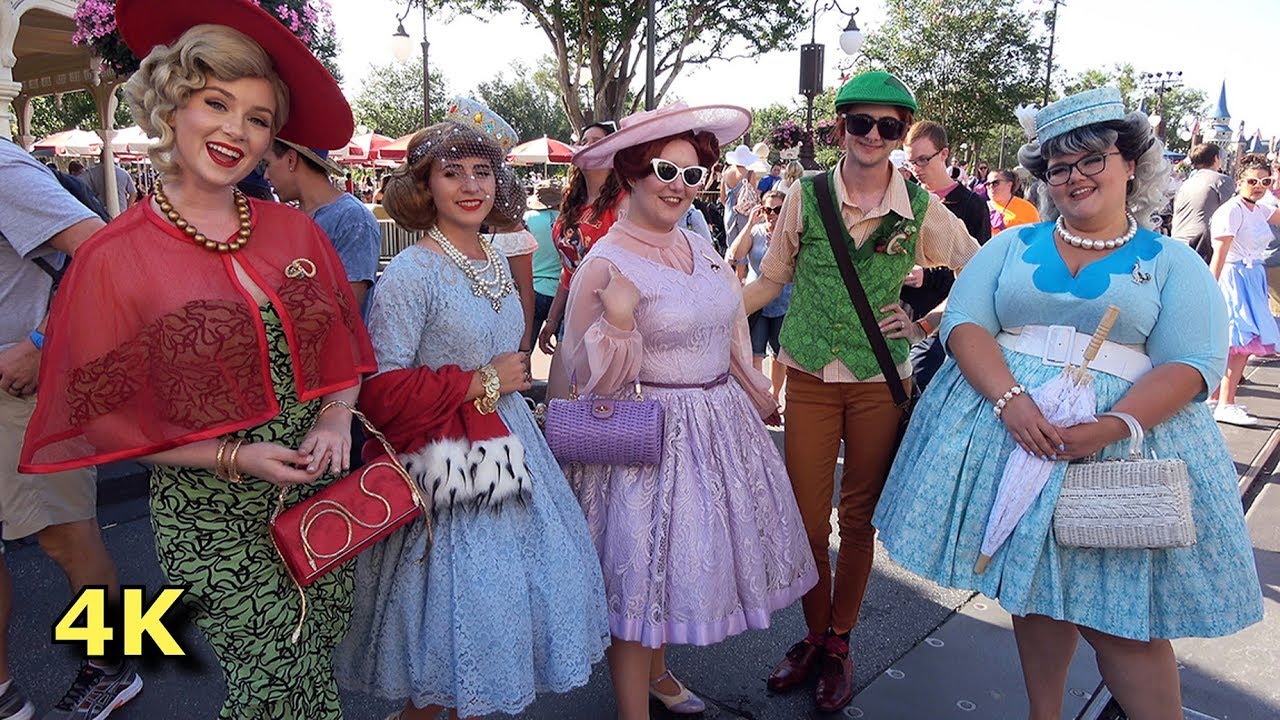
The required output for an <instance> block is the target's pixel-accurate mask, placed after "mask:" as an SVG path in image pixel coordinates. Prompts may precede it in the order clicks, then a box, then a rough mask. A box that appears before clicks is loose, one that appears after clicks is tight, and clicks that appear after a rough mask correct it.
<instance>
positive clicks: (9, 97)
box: [0, 68, 22, 138]
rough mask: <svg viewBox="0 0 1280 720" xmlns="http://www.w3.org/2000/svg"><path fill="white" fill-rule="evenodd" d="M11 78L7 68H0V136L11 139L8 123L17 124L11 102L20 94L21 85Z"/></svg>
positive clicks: (11, 73)
mask: <svg viewBox="0 0 1280 720" xmlns="http://www.w3.org/2000/svg"><path fill="white" fill-rule="evenodd" d="M12 78H13V72H12V71H11V70H10V69H9V68H0V135H3V136H4V137H7V138H12V131H11V130H10V129H9V128H10V123H17V122H18V115H17V114H16V113H15V112H14V107H13V101H14V99H15V98H17V97H18V94H19V93H21V92H22V83H16V82H14V81H13V79H12Z"/></svg>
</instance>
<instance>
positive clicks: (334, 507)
mask: <svg viewBox="0 0 1280 720" xmlns="http://www.w3.org/2000/svg"><path fill="white" fill-rule="evenodd" d="M335 405H336V406H340V407H343V408H346V409H347V411H348V412H350V413H351V415H352V416H354V417H355V418H356V419H358V420H359V421H360V424H361V425H363V426H364V429H365V430H366V431H367V432H368V433H369V434H370V435H372V436H373V438H374V439H375V440H377V441H378V442H379V443H380V444H381V445H382V448H383V450H385V451H386V453H387V461H386V462H378V463H373V464H371V465H368V466H367V467H365V468H364V470H363V471H361V473H360V490H361V491H362V492H364V494H365V495H368V496H369V497H374V498H377V499H379V500H381V501H382V504H383V506H384V507H385V508H386V512H387V516H386V518H385V519H384V520H383V521H382V522H380V523H376V524H368V523H365V522H362V521H361V520H360V519H359V518H357V517H355V516H354V515H353V514H352V513H351V511H349V510H347V508H345V507H343V506H342V505H340V504H338V503H336V502H333V501H332V500H320V501H317V502H316V504H315V505H314V506H312V507H311V508H308V509H307V512H306V514H305V515H303V518H302V522H301V523H299V528H298V529H299V532H300V534H301V536H302V547H303V551H304V552H305V553H306V555H307V563H308V564H309V565H311V569H312V570H315V569H316V558H321V559H329V558H332V557H337V556H338V555H341V554H342V553H343V552H345V551H346V550H347V548H348V547H350V546H351V539H352V529H353V528H352V523H353V522H354V523H355V524H357V525H360V526H361V527H363V528H366V529H369V530H372V529H376V528H378V527H379V526H381V525H384V524H386V522H387V521H388V520H390V519H391V504H390V503H389V502H388V501H387V499H386V498H385V497H383V496H381V495H378V494H376V493H372V492H370V491H369V489H368V488H367V487H365V484H364V479H365V476H366V475H367V474H368V472H369V471H370V470H371V469H373V468H375V467H378V466H380V465H382V466H387V467H390V468H392V469H393V470H395V472H396V474H397V475H399V476H400V478H401V479H402V480H404V483H405V485H407V486H408V487H409V492H410V493H412V494H413V502H414V504H415V505H417V506H418V507H419V508H422V520H423V522H425V523H426V524H427V548H428V549H429V548H430V547H431V544H432V542H433V541H434V536H433V531H432V527H431V513H430V512H429V511H428V506H427V502H426V499H425V498H423V497H422V492H421V490H420V489H419V488H418V484H417V483H415V482H414V481H413V478H412V477H410V475H409V471H408V470H406V469H405V467H404V464H403V463H401V462H400V458H399V457H398V456H397V455H396V451H395V448H393V447H392V446H391V442H390V441H388V440H387V436H386V435H383V434H382V432H381V431H379V430H378V428H376V427H374V426H373V423H371V422H369V418H368V417H365V414H364V413H362V412H360V411H359V410H357V409H355V408H354V407H352V406H351V405H350V404H349V403H347V402H345V401H343V400H330V401H329V402H327V403H325V404H324V405H323V406H322V407H321V408H320V412H318V413H316V419H315V422H313V423H312V424H311V430H315V429H316V426H317V425H319V424H320V417H321V416H322V415H324V413H325V411H327V410H328V409H329V408H332V407H334V406H335ZM308 432H310V431H308ZM288 494H289V487H282V488H280V493H279V495H277V496H276V506H275V509H274V510H272V512H271V518H270V522H271V524H273V525H274V524H275V522H276V519H277V518H278V517H280V513H282V512H284V509H285V507H284V503H285V498H286V497H287V496H288ZM321 506H323V507H321ZM317 509H319V511H318V512H315V513H314V514H313V512H312V511H313V510H317ZM330 514H334V515H338V516H339V517H341V518H342V519H343V522H345V523H346V527H347V541H346V542H345V543H344V544H343V546H342V549H340V550H338V551H337V552H334V553H327V554H326V553H320V552H317V551H316V550H315V549H314V548H313V547H312V546H311V540H310V538H309V537H308V533H309V532H310V529H311V525H312V524H313V523H315V521H316V520H317V519H319V518H320V517H323V516H324V515H330ZM272 546H273V547H276V554H277V555H279V556H280V561H281V562H282V563H283V562H284V555H283V554H282V553H281V552H280V548H279V547H278V546H275V543H272ZM285 568H286V570H287V569H288V564H287V563H286V564H285ZM288 574H289V579H290V580H292V581H293V587H294V589H295V590H297V591H298V596H299V597H300V598H301V600H302V614H301V615H300V616H299V617H298V626H297V627H296V628H294V631H293V636H292V639H291V640H290V642H291V643H294V644H296V643H297V642H298V639H299V638H300V637H301V636H302V627H303V625H304V624H305V623H306V620H307V592H306V590H305V589H304V588H303V587H302V584H301V583H299V582H298V579H297V578H296V577H294V576H293V573H291V572H290V573H288Z"/></svg>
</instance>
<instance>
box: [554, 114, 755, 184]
mask: <svg viewBox="0 0 1280 720" xmlns="http://www.w3.org/2000/svg"><path fill="white" fill-rule="evenodd" d="M749 127H751V111H750V110H747V109H746V108H741V107H738V106H737V105H698V106H696V107H689V106H688V105H686V104H684V103H682V102H674V103H671V104H670V105H663V106H662V107H660V108H658V109H656V110H646V111H644V112H638V113H636V114H635V115H631V116H629V117H625V118H623V119H622V122H621V123H620V127H619V128H618V132H616V133H613V134H612V135H609V136H608V137H605V138H603V139H601V140H598V141H597V142H595V143H592V144H591V145H587V146H586V147H583V148H581V149H579V150H578V151H577V152H575V153H574V154H573V164H574V165H577V166H578V167H580V168H582V169H584V170H592V169H598V168H608V167H613V156H614V155H616V154H618V151H619V150H625V149H627V148H629V147H635V146H636V145H640V144H641V143H646V142H648V141H650V140H657V139H659V138H664V137H670V136H672V135H679V134H680V133H682V132H686V131H690V130H692V131H693V132H709V133H711V134H713V135H715V136H716V141H717V142H719V143H720V144H721V145H724V144H725V143H728V142H729V141H731V140H734V139H736V138H737V137H738V136H739V135H742V133H744V132H746V131H747V128H749Z"/></svg>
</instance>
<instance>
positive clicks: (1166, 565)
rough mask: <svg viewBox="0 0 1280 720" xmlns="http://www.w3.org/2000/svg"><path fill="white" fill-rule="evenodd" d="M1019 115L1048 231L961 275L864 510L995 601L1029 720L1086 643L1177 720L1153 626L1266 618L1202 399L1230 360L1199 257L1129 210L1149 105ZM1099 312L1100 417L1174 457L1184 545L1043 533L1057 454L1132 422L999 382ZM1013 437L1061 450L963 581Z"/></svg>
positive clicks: (1033, 377)
mask: <svg viewBox="0 0 1280 720" xmlns="http://www.w3.org/2000/svg"><path fill="white" fill-rule="evenodd" d="M1036 126H1037V131H1038V141H1032V142H1031V143H1029V144H1028V145H1025V146H1023V148H1022V152H1021V153H1020V156H1019V159H1020V160H1021V162H1022V164H1023V165H1024V166H1025V167H1027V169H1028V170H1030V171H1031V172H1032V173H1034V174H1035V175H1036V176H1037V177H1039V178H1040V179H1042V180H1044V181H1045V183H1046V185H1047V186H1048V187H1047V193H1046V195H1047V198H1046V200H1045V201H1044V202H1043V203H1042V207H1041V215H1042V217H1045V218H1048V219H1050V220H1055V219H1056V220H1057V222H1056V223H1053V222H1046V223H1040V224H1034V225H1023V226H1019V227H1017V228H1012V229H1009V230H1006V231H1005V232H1002V233H1000V234H999V235H997V236H996V237H994V238H992V239H991V241H990V242H988V243H987V244H986V245H985V246H983V248H982V250H981V251H979V252H978V254H977V256H976V257H975V258H974V259H973V260H972V261H971V262H970V263H969V265H968V266H966V267H965V270H964V272H963V273H961V274H960V276H959V278H958V279H957V281H956V285H955V287H954V289H953V290H952V292H951V296H950V299H949V301H948V304H947V309H946V314H945V316H944V317H943V321H942V327H941V334H942V340H943V342H944V343H945V345H946V347H947V349H948V351H949V352H950V353H951V355H952V358H951V359H948V360H947V362H946V364H945V365H944V366H943V367H942V369H941V370H940V371H939V372H938V375H937V377H936V378H935V379H934V381H933V383H932V384H930V385H929V388H928V390H927V391H926V392H925V393H924V396H923V397H922V398H921V401H920V404H919V405H918V406H917V408H916V411H915V413H914V415H913V417H912V422H911V426H910V428H909V429H908V431H907V434H906V437H905V438H904V439H903V442H902V447H901V449H900V451H899V452H898V456H897V459H896V461H895V463H894V466H893V470H892V472H891V473H890V476H889V480H888V483H887V485H886V486H885V490H884V494H883V495H882V496H881V499H880V504H879V506H878V508H877V510H876V514H875V518H874V520H873V522H874V524H875V525H876V527H877V528H878V529H879V531H880V538H881V540H882V541H883V542H884V544H885V547H886V548H887V549H888V550H889V553H890V555H891V556H892V557H893V559H894V560H896V561H897V562H899V563H900V564H902V565H903V566H904V567H906V568H907V569H909V570H911V571H913V572H915V573H917V574H920V575H922V576H925V577H928V578H930V579H932V580H934V581H936V582H938V583H941V584H943V585H947V586H949V587H960V588H966V589H972V590H978V591H980V592H983V593H985V594H987V595H989V596H990V597H993V598H997V599H998V600H999V601H1000V603H1001V605H1003V606H1004V608H1005V609H1006V610H1008V611H1009V612H1010V613H1011V614H1012V615H1013V616H1014V619H1013V627H1014V634H1015V636H1016V637H1017V641H1018V651H1019V655H1020V657H1021V659H1022V668H1023V674H1024V679H1025V681H1026V687H1027V694H1028V696H1029V698H1030V705H1031V712H1030V717H1031V718H1032V719H1033V720H1042V719H1046V718H1058V717H1059V713H1060V712H1061V707H1062V695H1063V691H1064V689H1065V687H1064V686H1065V682H1066V677H1067V668H1068V666H1069V665H1070V662H1071V657H1072V654H1073V653H1074V651H1075V648H1076V645H1077V643H1078V640H1079V638H1080V637H1081V636H1083V637H1084V638H1085V640H1086V641H1088V642H1089V644H1090V645H1092V646H1093V648H1094V650H1095V651H1096V653H1097V656H1098V667H1099V670H1100V671H1101V673H1102V677H1103V679H1104V680H1105V681H1106V683H1107V686H1108V687H1109V688H1110V689H1111V691H1112V693H1113V694H1114V695H1115V697H1116V699H1117V700H1118V701H1119V702H1120V704H1121V705H1122V706H1123V707H1124V709H1125V711H1126V712H1127V713H1128V716H1129V717H1130V718H1132V719H1133V720H1146V719H1153V720H1154V719H1157V718H1159V719H1166V718H1173V717H1181V716H1182V705H1181V696H1180V692H1179V684H1178V668H1177V661H1176V660H1175V658H1174V654H1173V648H1172V645H1171V644H1170V643H1169V639H1170V638H1177V637H1187V636H1198V637H1214V636H1220V635H1226V634H1229V633H1233V632H1235V631H1237V630H1240V629H1241V628H1243V627H1245V626H1247V625H1250V624H1252V623H1255V622H1257V621H1258V620H1260V619H1261V618H1262V604H1261V595H1260V592H1259V587H1258V578H1257V575H1256V572H1255V569H1254V560H1253V552H1252V549H1251V547H1250V543H1249V538H1248V535H1247V533H1246V531H1245V527H1244V518H1243V515H1242V513H1241V508H1240V499H1239V497H1238V496H1237V494H1236V473H1235V467H1234V465H1233V464H1232V461H1231V457H1230V455H1229V454H1228V453H1227V449H1226V447H1225V445H1224V443H1223V441H1222V436H1221V435H1220V434H1219V433H1218V432H1217V429H1216V427H1215V425H1214V422H1213V418H1212V416H1211V415H1210V413H1209V410H1208V409H1207V408H1206V407H1205V405H1204V404H1203V403H1202V402H1199V400H1201V399H1203V398H1204V397H1205V393H1206V389H1207V388H1211V387H1213V386H1215V384H1216V383H1217V382H1218V380H1219V378H1220V377H1221V375H1222V372H1223V368H1224V366H1225V363H1226V355H1227V336H1226V312H1225V305H1224V302H1223V299H1222V295H1221V294H1220V293H1219V292H1218V290H1217V287H1216V286H1215V285H1214V282H1213V278H1212V276H1210V274H1209V272H1208V270H1207V269H1206V268H1205V265H1204V262H1203V261H1202V260H1201V259H1200V258H1199V256H1198V255H1196V254H1195V252H1193V251H1191V250H1190V249H1189V248H1188V247H1187V246H1186V245H1184V244H1182V243H1178V242H1175V241H1171V240H1169V239H1168V238H1164V237H1162V236H1160V235H1157V234H1155V233H1153V232H1151V231H1149V230H1146V229H1141V228H1139V227H1138V223H1137V221H1136V220H1135V217H1137V218H1144V219H1145V218H1147V217H1149V210H1150V209H1151V208H1152V207H1154V206H1155V205H1156V204H1157V203H1162V202H1163V197H1162V195H1161V189H1162V188H1163V182H1164V178H1165V176H1166V174H1165V171H1166V167H1167V165H1166V163H1165V161H1164V160H1163V157H1162V153H1163V147H1162V146H1161V144H1160V143H1159V142H1157V141H1156V140H1155V139H1154V138H1153V136H1152V133H1151V127H1150V124H1149V123H1148V121H1147V118H1146V116H1145V115H1143V114H1141V113H1132V114H1129V115H1125V114H1124V110H1123V105H1122V104H1121V102H1120V94H1119V92H1118V91H1115V90H1114V89H1109V88H1103V89H1100V90H1094V91H1089V92H1087V93H1083V94H1081V95H1077V96H1072V97H1069V98H1066V99H1064V100H1061V101H1059V102H1058V103H1054V104H1053V105H1050V106H1048V107H1046V108H1044V109H1043V110H1041V111H1040V112H1039V114H1037V115H1036ZM1126 206H1127V207H1128V208H1129V209H1130V211H1131V213H1132V214H1129V212H1126ZM1109 305H1116V306H1118V307H1119V308H1120V316H1119V320H1118V321H1117V322H1116V324H1115V326H1114V328H1113V329H1112V330H1111V334H1110V342H1107V343H1105V344H1104V346H1103V353H1102V355H1100V356H1099V360H1098V361H1095V362H1094V364H1092V365H1091V366H1090V367H1091V369H1092V371H1093V372H1092V375H1093V377H1094V380H1093V387H1094V389H1095V390H1096V392H1097V398H1098V409H1099V410H1100V411H1107V410H1109V411H1113V412H1120V413H1126V414H1128V415H1131V416H1133V417H1134V418H1136V420H1137V421H1138V422H1139V423H1141V425H1142V426H1143V428H1145V429H1146V430H1147V431H1148V432H1147V447H1148V448H1150V449H1154V451H1155V452H1156V454H1157V455H1158V456H1159V457H1161V458H1180V459H1182V460H1184V461H1186V463H1187V469H1188V473H1189V475H1190V480H1191V497H1192V504H1193V509H1192V514H1193V519H1194V521H1195V526H1196V534H1197V541H1196V542H1195V544H1193V545H1191V546H1190V547H1184V548H1171V549H1140V548H1134V549H1096V548H1079V547H1068V546H1064V545H1059V544H1058V543H1057V542H1056V540H1055V537H1054V533H1053V527H1052V521H1053V511H1054V505H1055V503H1056V501H1057V497H1058V492H1059V489H1060V488H1061V485H1062V480H1063V476H1064V474H1065V472H1066V468H1067V463H1066V462H1063V461H1067V460H1074V459H1079V458H1082V457H1086V456H1088V455H1091V454H1093V453H1096V452H1099V451H1104V452H1105V453H1106V454H1115V455H1119V454H1120V453H1121V452H1122V443H1121V441H1122V440H1123V441H1126V442H1125V444H1127V438H1128V434H1129V433H1128V429H1127V426H1126V425H1125V423H1124V421H1123V420H1121V419H1119V418H1116V417H1110V416H1107V417H1099V419H1098V421H1097V422H1087V423H1084V424H1080V425H1076V426H1073V427H1055V426H1054V425H1052V424H1051V423H1049V422H1048V421H1046V420H1045V418H1044V417H1043V416H1042V415H1041V413H1040V410H1039V408H1038V407H1037V405H1036V403H1035V401H1034V400H1032V399H1031V397H1030V396H1028V395H1027V394H1026V393H1025V392H1023V393H1021V394H1018V391H1015V390H1014V388H1019V389H1021V388H1034V387H1037V386H1039V385H1042V384H1044V383H1045V382H1047V381H1048V380H1050V379H1051V378H1053V377H1054V376H1056V375H1058V374H1060V373H1061V372H1062V369H1061V364H1060V363H1059V364H1056V365H1055V364H1052V363H1053V362H1054V361H1055V360H1063V359H1065V360H1066V361H1067V362H1070V363H1072V364H1075V365H1079V364H1080V361H1081V356H1082V354H1083V350H1084V347H1085V346H1086V345H1087V344H1088V340H1089V335H1091V334H1092V333H1093V330H1094V328H1095V327H1096V326H1097V325H1098V321H1099V320H1100V319H1101V318H1102V316H1103V313H1104V312H1106V309H1107V307H1108V306H1109ZM1048 326H1055V327H1048ZM1060 339H1068V340H1070V341H1068V342H1061V343H1058V342H1056V341H1057V340H1060ZM1073 347H1074V350H1073V349H1072V348H1073ZM1059 348H1060V349H1062V350H1063V353H1062V355H1064V357H1058V355H1059V353H1057V349H1059ZM1002 400H1003V402H1001V401H1002ZM996 408H1000V411H998V412H997V411H994V410H995V409H996ZM1015 447H1022V448H1023V449H1025V450H1027V451H1028V452H1030V453H1033V454H1035V455H1037V456H1043V457H1047V458H1051V459H1055V460H1058V461H1059V462H1056V463H1054V466H1053V470H1052V473H1051V474H1050V476H1049V479H1048V482H1047V483H1046V485H1045V486H1044V489H1043V490H1042V491H1041V493H1040V494H1039V496H1038V497H1037V498H1036V499H1035V500H1034V501H1033V502H1032V503H1031V505H1030V508H1029V509H1028V510H1027V513H1026V514H1025V515H1024V516H1023V517H1022V518H1021V520H1020V521H1019V522H1018V523H1017V526H1016V527H1015V528H1014V530H1013V533H1012V535H1011V536H1010V537H1009V539H1008V540H1007V541H1006V542H1005V543H1004V546H1003V547H1002V548H1000V549H999V550H997V551H996V552H995V553H994V555H993V557H992V559H991V562H990V565H989V566H988V567H987V568H986V570H985V571H983V572H978V571H977V569H975V564H976V561H977V560H978V556H979V551H980V546H981V544H982V541H983V534H984V531H985V529H986V525H987V517H988V514H989V512H990V510H991V507H992V502H993V499H994V497H995V494H996V490H997V488H998V486H999V483H1000V478H1001V476H1002V474H1003V471H1004V466H1005V462H1006V460H1007V459H1008V457H1009V454H1010V452H1011V451H1012V450H1013V449H1014V448H1015Z"/></svg>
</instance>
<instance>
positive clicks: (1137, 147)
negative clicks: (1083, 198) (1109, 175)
mask: <svg viewBox="0 0 1280 720" xmlns="http://www.w3.org/2000/svg"><path fill="white" fill-rule="evenodd" d="M1113 143H1114V144H1115V146H1116V149H1117V150H1119V151H1120V154H1121V156H1122V157H1124V159H1125V160H1131V161H1133V163H1134V171H1133V179H1132V180H1130V181H1129V186H1128V190H1127V192H1126V199H1125V204H1126V205H1127V206H1128V208H1129V212H1131V213H1133V216H1134V218H1136V219H1137V221H1138V224H1139V225H1141V226H1142V227H1145V228H1148V229H1154V227H1155V223H1156V219H1155V218H1154V217H1153V215H1154V213H1156V212H1158V211H1159V210H1161V209H1162V208H1163V207H1164V206H1165V203H1166V202H1167V201H1168V195H1167V192H1168V184H1169V161H1168V160H1166V159H1165V157H1164V143H1162V142H1160V140H1159V139H1157V138H1156V137H1155V134H1154V133H1153V132H1152V131H1151V122H1150V121H1149V120H1148V119H1147V116H1146V115H1145V114H1144V113H1140V112H1131V113H1129V114H1128V115H1126V116H1124V117H1123V118H1122V119H1120V120H1108V121H1106V122H1100V123H1093V124H1092V125H1085V126H1084V127H1078V128H1076V129H1074V130H1070V131H1068V132H1065V133H1063V134H1061V135H1058V136H1056V137H1052V138H1050V139H1049V140H1048V141H1046V142H1045V143H1044V144H1043V145H1041V144H1040V143H1038V142H1035V141H1034V140H1033V141H1031V142H1029V143H1027V144H1026V145H1023V146H1022V148H1021V149H1019V150H1018V162H1020V163H1021V164H1022V166H1023V167H1024V168H1026V169H1027V170H1028V171H1029V172H1030V173H1031V174H1032V175H1033V176H1035V177H1036V178H1038V179H1039V180H1040V181H1041V182H1043V180H1044V175H1045V171H1046V170H1048V167H1049V160H1050V158H1055V157H1059V156H1062V155H1073V154H1076V153H1088V152H1106V150H1107V148H1109V147H1111V145H1112V144H1113ZM1046 189H1047V188H1046ZM1039 195H1040V207H1039V210H1040V218H1041V219H1042V220H1048V221H1053V220H1057V219H1058V216H1059V215H1061V214H1062V213H1061V212H1060V211H1059V210H1058V206H1057V205H1055V204H1054V202H1053V197H1052V196H1051V195H1050V194H1049V193H1048V192H1040V193H1039Z"/></svg>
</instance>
